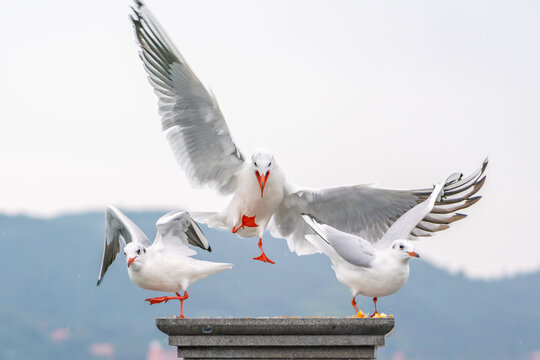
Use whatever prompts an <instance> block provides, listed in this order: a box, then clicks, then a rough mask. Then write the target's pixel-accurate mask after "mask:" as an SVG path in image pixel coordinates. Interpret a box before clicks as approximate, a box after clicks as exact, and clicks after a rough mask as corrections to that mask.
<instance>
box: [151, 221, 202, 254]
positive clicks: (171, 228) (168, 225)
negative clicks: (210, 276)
mask: <svg viewBox="0 0 540 360" xmlns="http://www.w3.org/2000/svg"><path fill="white" fill-rule="evenodd" d="M156 228H157V235H156V239H155V240H154V248H156V249H158V250H160V249H163V250H167V251H169V250H176V251H180V252H181V253H182V254H183V255H186V256H191V255H195V254H196V253H197V252H196V251H195V250H194V249H192V248H191V247H189V245H193V246H197V247H200V248H201V249H204V250H208V251H209V252H210V251H212V248H211V247H210V245H209V244H208V240H207V239H206V237H205V236H204V234H203V232H202V230H201V228H200V227H199V225H198V224H197V223H196V222H195V221H193V219H192V218H191V216H190V214H189V213H188V212H186V211H171V212H170V213H168V214H165V215H163V216H162V217H161V218H159V220H158V221H157V222H156Z"/></svg>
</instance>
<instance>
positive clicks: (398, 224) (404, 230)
mask: <svg viewBox="0 0 540 360" xmlns="http://www.w3.org/2000/svg"><path fill="white" fill-rule="evenodd" d="M447 181H448V179H447ZM444 184H445V183H440V184H438V185H436V186H435V187H434V188H433V191H432V192H431V195H429V197H428V198H427V199H426V200H424V201H422V202H421V203H419V204H418V205H416V206H414V207H413V208H411V209H409V210H408V211H407V212H406V213H405V214H403V215H401V216H400V217H399V219H397V220H396V221H395V222H394V223H393V224H392V225H391V226H390V228H389V229H388V231H387V232H385V233H384V235H383V237H382V238H381V240H379V241H378V242H377V243H376V244H375V246H376V247H377V248H378V249H381V250H382V249H386V248H388V247H390V246H391V245H392V242H394V241H395V240H399V239H407V238H408V237H409V235H410V234H411V232H412V231H413V229H414V228H415V227H416V226H417V225H418V223H419V222H420V221H422V220H423V219H424V218H425V217H426V216H427V215H428V214H429V213H430V212H431V210H432V209H433V206H434V205H435V201H437V199H438V198H439V195H440V194H441V191H442V188H443V186H444Z"/></svg>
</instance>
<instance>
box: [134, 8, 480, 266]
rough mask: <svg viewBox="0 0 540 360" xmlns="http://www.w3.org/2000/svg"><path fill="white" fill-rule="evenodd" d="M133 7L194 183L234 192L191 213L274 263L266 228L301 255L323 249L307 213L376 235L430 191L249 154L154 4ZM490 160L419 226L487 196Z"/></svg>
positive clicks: (419, 232) (140, 40)
mask: <svg viewBox="0 0 540 360" xmlns="http://www.w3.org/2000/svg"><path fill="white" fill-rule="evenodd" d="M132 10H133V14H132V15H131V17H130V18H131V21H132V23H133V26H134V28H135V35H136V40H137V44H138V46H139V57H140V58H141V60H142V62H143V65H144V69H145V71H146V73H147V75H148V80H149V82H150V84H151V86H152V87H153V89H154V92H155V94H156V95H157V96H158V98H159V101H158V107H159V113H160V115H161V126H162V130H163V131H164V132H165V135H166V138H167V140H168V142H169V145H170V147H171V149H172V151H173V153H174V155H175V158H176V160H177V162H178V163H179V165H180V167H181V168H182V169H183V171H184V172H185V174H186V176H187V178H188V179H189V180H190V182H191V183H192V185H194V186H207V187H210V188H213V189H214V190H216V191H217V192H218V193H219V194H221V195H230V194H232V199H231V201H230V203H229V204H228V205H227V206H226V207H225V208H224V209H223V210H222V211H219V212H207V213H195V212H192V216H193V217H194V218H195V219H196V220H197V221H199V222H203V223H206V224H207V225H208V226H210V227H217V228H222V229H225V230H227V231H231V232H232V233H235V234H236V235H238V236H239V237H242V238H248V237H258V238H259V248H260V251H261V254H260V255H259V256H257V257H255V258H254V259H255V260H260V261H263V262H267V263H272V264H273V263H274V262H273V261H272V260H270V259H269V258H268V257H267V256H266V254H265V252H264V250H263V247H262V236H263V233H264V231H265V229H266V228H268V230H269V231H270V233H271V234H272V235H273V236H274V237H277V238H285V239H286V240H287V244H288V246H289V249H290V250H291V251H294V252H296V253H297V254H298V255H309V254H313V253H316V252H318V249H317V248H316V247H315V246H313V245H312V244H311V243H310V242H309V241H307V240H306V239H305V235H306V234H308V233H312V231H311V230H310V228H309V226H308V225H307V224H306V223H305V222H304V221H303V220H302V218H301V213H311V214H313V215H315V216H316V217H318V218H320V219H322V220H323V221H324V222H325V223H327V224H329V225H331V226H333V227H335V228H337V229H339V230H341V231H346V232H349V233H352V234H355V235H358V236H362V237H363V238H365V239H367V240H368V241H372V242H373V241H376V240H378V239H380V237H381V236H382V235H383V234H384V232H385V231H386V230H387V229H388V228H389V227H390V226H391V225H392V223H393V222H394V221H395V220H396V219H397V218H399V217H400V216H401V215H403V214H404V213H405V212H406V211H407V210H409V209H411V208H412V207H413V206H415V205H416V204H418V203H420V202H422V201H424V200H425V199H426V198H427V197H428V196H429V194H430V193H431V190H432V189H431V188H429V189H419V190H392V189H381V188H376V187H373V186H369V185H354V186H338V187H332V188H324V189H314V190H310V189H305V188H302V187H299V186H295V185H293V184H291V183H289V182H288V181H287V180H286V177H285V173H284V171H283V170H282V169H281V168H280V167H279V164H278V162H277V161H276V159H275V158H274V156H273V155H272V153H271V151H270V150H267V149H263V148H260V149H256V150H255V151H254V152H253V154H252V155H251V157H250V158H246V157H245V156H244V155H243V153H242V152H241V151H240V149H239V148H238V147H237V146H236V144H235V142H234V140H233V138H232V135H231V133H230V131H229V128H228V126H227V123H226V122H225V118H224V116H223V114H222V113H221V110H220V108H219V106H218V103H217V100H216V98H215V97H214V96H213V94H211V93H210V92H208V91H207V90H206V88H205V87H204V86H203V84H202V83H201V81H200V80H199V79H198V78H197V76H195V74H194V73H193V71H192V70H191V69H190V67H189V66H188V64H187V62H186V61H185V60H184V58H183V57H182V55H181V54H180V52H179V51H178V50H177V49H176V47H175V46H174V44H173V42H172V41H171V40H170V39H169V37H168V36H167V34H166V33H165V31H164V30H163V29H162V28H161V27H160V25H159V24H158V22H157V21H156V20H155V19H154V17H153V16H152V14H151V13H150V11H149V10H148V8H147V6H145V5H144V4H143V3H142V2H141V1H135V4H134V6H133V7H132ZM486 166H487V159H486V160H485V161H484V162H483V163H482V165H481V166H480V168H479V169H478V170H477V171H475V172H474V173H473V174H472V175H471V176H468V177H463V175H462V174H460V173H456V174H454V175H453V176H451V177H450V180H449V181H448V182H447V183H446V184H445V185H444V187H443V191H444V192H443V195H442V196H441V197H440V201H439V202H437V203H436V206H435V207H434V209H433V211H432V213H431V214H429V215H427V216H426V218H425V219H424V220H423V221H421V222H420V223H418V225H417V226H416V227H415V229H414V230H413V232H412V234H413V235H414V236H430V235H431V234H432V233H433V232H436V231H441V230H444V229H446V228H447V227H448V224H449V223H451V222H454V221H457V220H460V219H463V218H464V217H465V215H464V214H457V213H455V212H456V211H458V210H460V209H464V208H467V207H469V206H471V205H473V204H474V203H475V202H477V201H478V200H479V199H480V197H479V196H477V197H474V195H475V194H476V192H477V191H478V190H480V188H481V187H482V186H483V184H484V181H485V176H484V177H482V175H483V173H484V170H485V169H486ZM433 214H439V215H441V216H439V215H437V216H434V215H433Z"/></svg>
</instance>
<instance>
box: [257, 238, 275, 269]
mask: <svg viewBox="0 0 540 360" xmlns="http://www.w3.org/2000/svg"><path fill="white" fill-rule="evenodd" d="M259 249H261V255H259V256H257V257H254V258H253V260H259V261H262V262H267V263H270V264H275V262H273V261H272V260H270V259H269V258H268V257H267V256H266V254H265V253H264V250H263V247H262V238H259Z"/></svg>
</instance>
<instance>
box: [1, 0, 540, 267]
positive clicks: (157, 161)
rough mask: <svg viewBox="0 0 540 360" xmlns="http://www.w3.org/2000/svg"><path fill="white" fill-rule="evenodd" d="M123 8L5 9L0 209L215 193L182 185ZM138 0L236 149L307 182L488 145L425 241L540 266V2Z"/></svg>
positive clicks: (427, 166)
mask: <svg viewBox="0 0 540 360" xmlns="http://www.w3.org/2000/svg"><path fill="white" fill-rule="evenodd" d="M129 5H130V2H129V1H127V0H126V1H105V0H96V1H73V0H49V1H35V0H34V1H7V2H5V4H4V5H3V9H4V13H3V16H2V21H1V22H0V34H2V35H0V36H1V39H0V40H1V42H0V49H1V56H0V79H1V85H0V99H1V100H0V101H1V106H0V119H1V122H0V166H1V169H2V174H1V178H0V185H1V186H0V212H2V213H8V214H18V213H23V214H31V215H38V216H54V215H58V214H64V213H69V212H73V211H75V212H81V211H86V210H102V209H103V207H104V205H105V204H109V203H111V204H116V205H117V206H120V207H122V208H123V209H140V210H142V209H172V208H187V209H191V210H208V211H210V210H218V209H220V208H221V207H223V206H224V205H225V204H226V202H227V199H226V198H219V197H217V196H216V195H215V194H214V192H213V191H211V190H193V189H192V187H191V186H190V185H189V183H188V182H187V181H186V178H185V176H184V174H183V172H182V171H181V170H180V168H179V166H177V164H176V162H175V160H174V158H173V156H172V153H171V151H170V150H169V147H168V144H167V143H166V141H165V138H164V136H163V134H162V133H161V129H160V122H159V117H158V114H157V104H156V103H157V99H156V96H155V95H154V94H153V92H152V90H151V87H150V85H149V84H148V83H147V80H146V75H145V73H144V70H143V68H142V64H141V62H140V60H139V58H138V55H137V47H136V44H135V41H134V35H133V30H132V27H131V24H130V22H129V21H128V14H129ZM147 5H148V6H149V7H150V9H151V10H152V11H153V13H154V15H155V16H156V18H157V19H158V20H159V21H160V23H161V24H162V25H163V26H164V28H165V29H166V31H167V32H168V33H169V35H170V36H171V37H172V39H173V41H174V42H175V43H176V45H177V47H178V48H179V50H180V51H181V52H182V54H183V55H184V57H185V58H186V60H187V61H188V63H189V64H190V65H191V67H192V68H193V70H194V71H195V73H196V74H197V75H198V76H199V78H200V79H201V80H202V81H203V83H204V84H205V85H206V86H207V87H210V88H211V89H212V90H213V92H214V93H215V94H216V97H217V99H218V102H219V104H220V106H221V109H222V111H223V113H224V115H225V117H226V119H227V121H228V124H229V128H230V130H231V132H232V134H233V137H234V139H235V141H236V143H237V145H238V146H239V147H240V149H241V150H242V151H243V152H244V154H246V155H248V156H249V154H251V151H252V150H254V149H255V148H256V147H259V146H266V147H268V148H270V149H272V150H273V152H274V155H275V158H276V161H278V162H279V163H280V165H281V167H283V169H284V170H285V171H286V174H287V176H288V179H289V180H290V181H291V182H293V183H296V184H298V185H303V186H306V187H324V186H333V185H342V184H357V183H377V184H378V185H379V186H381V187H392V188H418V187H427V186H431V185H432V184H434V183H436V182H438V181H441V180H442V179H444V178H445V177H446V176H447V175H449V174H451V173H452V172H454V171H462V172H465V173H470V172H472V171H473V170H475V169H476V168H477V167H478V166H479V165H480V163H481V162H482V160H483V159H484V158H485V157H486V156H489V158H490V165H489V168H488V172H487V173H488V180H487V182H486V185H485V186H484V188H483V190H482V192H481V194H482V195H484V199H483V200H482V201H480V202H479V203H478V204H476V205H474V206H473V207H472V208H470V209H468V210H467V211H466V212H467V213H468V214H469V217H468V219H466V220H464V221H460V222H459V223H457V224H454V226H453V228H452V229H450V230H447V231H445V232H443V233H439V234H438V235H437V236H435V237H434V238H431V239H428V240H423V241H421V242H420V243H419V244H418V247H419V251H420V252H421V253H422V254H423V255H424V258H427V259H428V260H429V261H432V262H434V263H435V264H438V265H439V266H443V267H445V268H448V269H451V270H453V271H458V270H464V271H465V272H466V273H467V274H468V275H471V276H480V277H493V276H503V275H508V274H513V273H515V272H523V271H531V270H534V269H537V268H538V267H539V266H540V239H539V235H538V231H537V229H538V224H537V221H538V211H537V210H538V206H539V204H540V196H539V194H538V189H537V188H538V185H539V184H540V170H539V168H538V155H539V150H540V145H539V142H540V139H539V136H540V121H539V115H540V111H539V98H540V91H539V89H540V71H539V64H540V45H539V44H540V42H539V35H540V21H538V19H539V18H540V2H537V1H532V0H531V1H491V0H490V1H445V2H443V1H431V0H425V1H407V2H404V1H291V0H287V1H276V0H272V1H218V0H216V1H200V0H199V1H178V0H174V1H173V0H148V1H147ZM74 236H76V234H74ZM239 241H246V240H239ZM252 245H254V243H252V244H251V243H250V245H249V246H252Z"/></svg>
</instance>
